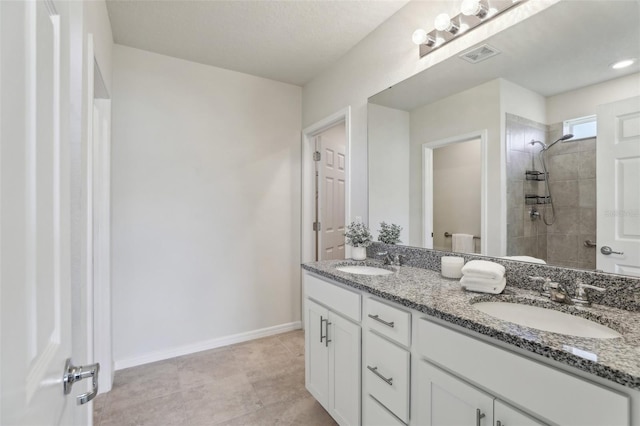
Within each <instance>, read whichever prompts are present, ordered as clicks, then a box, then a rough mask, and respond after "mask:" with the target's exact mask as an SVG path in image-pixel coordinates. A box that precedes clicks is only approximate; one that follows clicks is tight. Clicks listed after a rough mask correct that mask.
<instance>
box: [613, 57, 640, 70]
mask: <svg viewBox="0 0 640 426" xmlns="http://www.w3.org/2000/svg"><path fill="white" fill-rule="evenodd" d="M635 62H636V60H635V59H624V60H622V61H618V62H616V63H614V64H611V68H613V69H614V70H619V69H621V68H626V67H629V66H631V65H633V64H634V63H635Z"/></svg>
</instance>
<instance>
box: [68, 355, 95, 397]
mask: <svg viewBox="0 0 640 426" xmlns="http://www.w3.org/2000/svg"><path fill="white" fill-rule="evenodd" d="M99 372H100V363H96V364H91V365H80V366H77V367H76V366H75V365H73V364H71V358H68V359H67V362H66V363H65V365H64V374H63V375H62V385H63V386H64V394H65V395H69V393H71V387H72V386H73V384H74V383H75V382H79V381H80V380H82V379H86V378H88V377H91V379H92V387H91V390H90V391H89V392H86V393H83V394H82V395H78V397H76V401H77V402H78V405H82V404H86V403H87V402H89V401H91V400H92V399H93V398H95V397H96V395H98V373H99Z"/></svg>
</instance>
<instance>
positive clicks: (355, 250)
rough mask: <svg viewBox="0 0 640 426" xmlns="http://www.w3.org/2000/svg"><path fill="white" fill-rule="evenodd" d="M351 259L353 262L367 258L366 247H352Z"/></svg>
mask: <svg viewBox="0 0 640 426" xmlns="http://www.w3.org/2000/svg"><path fill="white" fill-rule="evenodd" d="M351 258H352V259H353V260H365V259H366V258H367V248H366V247H352V248H351Z"/></svg>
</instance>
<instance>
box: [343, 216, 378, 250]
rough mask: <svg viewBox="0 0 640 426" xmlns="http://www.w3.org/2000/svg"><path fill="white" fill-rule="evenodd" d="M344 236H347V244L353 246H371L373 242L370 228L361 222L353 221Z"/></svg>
mask: <svg viewBox="0 0 640 426" xmlns="http://www.w3.org/2000/svg"><path fill="white" fill-rule="evenodd" d="M344 236H345V237H346V238H347V244H349V245H350V246H352V247H369V246H370V245H371V244H372V242H373V241H372V238H373V236H372V235H371V232H370V231H369V228H368V227H367V225H365V224H364V223H360V222H351V224H350V225H349V226H347V229H346V232H345V233H344Z"/></svg>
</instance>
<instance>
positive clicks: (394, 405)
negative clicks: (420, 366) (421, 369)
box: [364, 331, 411, 423]
mask: <svg viewBox="0 0 640 426" xmlns="http://www.w3.org/2000/svg"><path fill="white" fill-rule="evenodd" d="M410 359H411V358H410V354H409V352H408V351H406V350H405V349H403V348H401V347H399V346H397V345H394V344H393V343H391V342H389V341H387V340H385V339H384V338H382V337H380V336H378V335H376V334H374V333H372V332H371V331H369V332H368V333H367V344H366V354H365V363H364V372H365V374H366V384H365V386H366V389H365V391H364V393H365V394H369V395H371V396H373V397H374V398H375V399H377V400H378V401H380V403H381V404H382V405H384V406H385V407H386V408H387V409H388V410H389V411H391V412H392V413H393V414H395V415H396V416H397V417H398V418H399V419H400V420H402V421H403V422H405V423H408V422H409V373H410Z"/></svg>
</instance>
